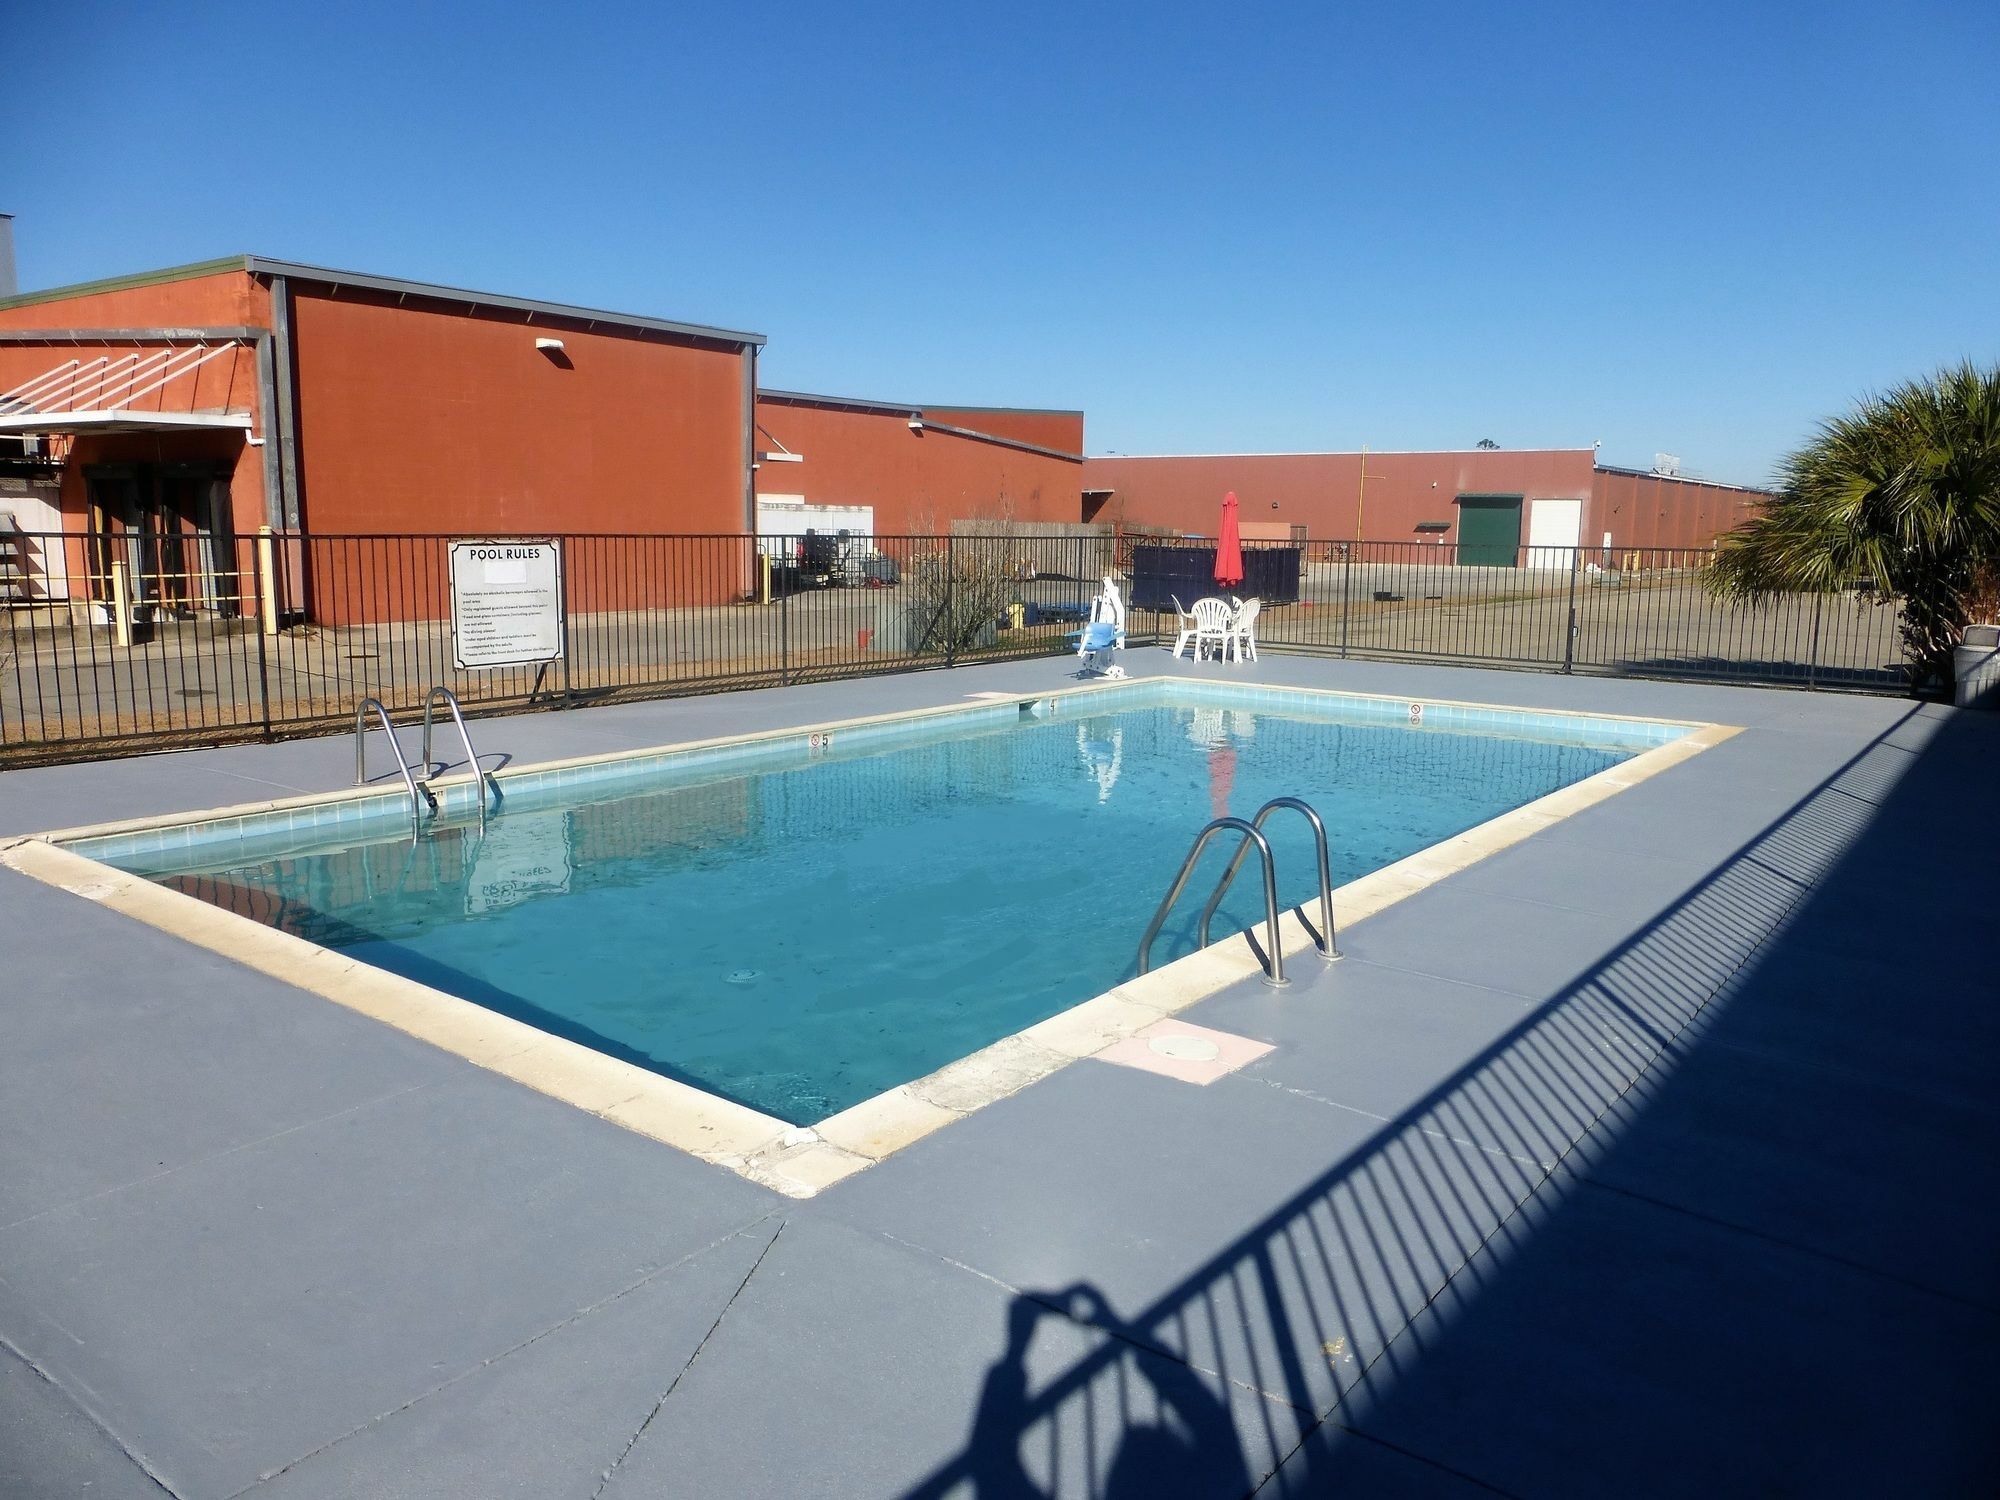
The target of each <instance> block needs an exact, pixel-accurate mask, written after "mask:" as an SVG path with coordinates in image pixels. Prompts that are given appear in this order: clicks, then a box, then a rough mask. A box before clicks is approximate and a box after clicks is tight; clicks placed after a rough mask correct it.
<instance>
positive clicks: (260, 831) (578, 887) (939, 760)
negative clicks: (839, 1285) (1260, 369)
mask: <svg viewBox="0 0 2000 1500" xmlns="http://www.w3.org/2000/svg"><path fill="white" fill-rule="evenodd" d="M1687 727H1688V726H1685V725H1667V724H1659V723H1654V722H1650V721H1632V720H1617V719H1593V718H1584V717H1578V716H1572V715H1561V714H1537V713H1517V712H1513V711H1505V710H1491V709H1474V708H1463V707H1455V706H1449V705H1429V706H1426V705H1410V704H1406V703H1401V702H1396V701H1392V700H1383V699H1371V698H1362V697H1357V696H1350V695H1336V694H1324V693H1310V692H1303V691H1291V690H1281V689H1266V688H1254V689H1246V688H1241V687H1236V686H1233V685H1225V684H1213V683H1183V682H1174V683H1166V682H1149V683H1135V684H1130V685H1127V686H1125V687H1123V688H1121V689H1117V690H1104V691H1099V692H1093V693H1089V694H1080V695H1075V696H1051V697H1047V698H1040V699H1033V700H1023V701H1013V700H1009V701H1006V702H1001V703H993V704H986V705H981V706H978V707H974V708H968V709H961V710H957V711H954V712H952V713H948V714H943V715H937V714H932V715H927V716H924V717H921V718H917V719H914V720H909V721H892V722H888V723H874V724H867V725H859V726H854V727H852V728H836V729H835V730H833V731H831V732H816V733H812V734H790V735H778V736H766V737H762V738H759V739H757V740H756V741H754V742H752V743H748V744H739V745H719V746H711V747H704V748H701V749H699V750H696V751H691V752H673V753H662V754H658V755H652V756H639V757H621V758H619V759H617V760H615V761H610V762H607V763H604V764H600V765H597V766H590V767H574V768H568V769H565V770H560V771H553V772H541V773H537V772H528V773H524V774H522V775H518V776H510V777H509V778H507V783H506V785H507V798H506V803H505V808H504V810H503V811H502V812H501V813H499V814H498V815H497V816H496V817H494V818H493V819H492V820H491V822H490V824H489V825H488V826H487V827H486V828H485V829H484V830H483V831H482V830H481V829H480V827H479V826H478V824H477V822H476V820H475V819H473V818H471V817H470V816H469V814H470V811H471V789H470V788H469V787H461V788H458V789H457V790H458V792H459V793H460V794H461V795H459V796H457V797H456V798H448V799H447V804H446V810H447V819H446V821H445V822H444V823H442V824H441V825H439V826H437V827H435V828H433V829H431V830H429V831H427V832H426V833H425V835H424V836H423V837H422V838H421V839H418V840H415V841H413V840H412V838H411V836H410V829H409V822H408V818H407V815H406V814H405V813H403V812H402V811H401V809H400V808H399V807H398V804H397V800H396V799H395V798H394V797H393V796H379V795H378V796H375V797H373V798H370V799H365V800H360V801H356V800H354V799H348V800H347V801H344V802H342V803H339V804H337V805H333V806H330V807H328V808H322V809H315V810H310V811H309V813H307V814H305V815H302V814H301V813H300V812H298V811H291V812H287V813H285V814H283V815H263V816H257V815H251V816H248V817H242V818H234V819H228V820H222V821H212V822H208V823H197V824H194V825H191V826H190V825H182V826H180V827H178V828H175V829H172V830H161V831H159V832H155V833H147V832H143V831H142V832H132V833H124V834H118V835H113V836H110V837H104V838H96V839H85V840H81V841H78V842H76V843H74V844H73V845H72V847H73V848H75V849H76V850H77V852H80V853H83V854H86V855H89V856H91V857H93V858H96V859H99V860H102V861H105V862H107V863H111V864H114V865H116V866H118V867H120V868H123V869H126V870H130V871H134V872H137V873H140V874H143V875H145V876H146V877H147V878H149V879H151V880H153V881H156V882H159V883H160V884H163V885H166V886H168V887H171V888H173V889H177V890H180V891H182V892H185V893H187V894H190V895H194V896H197V897H199V898H201V899H202V900H204V901H207V902H209V903H211V904H213V905H216V906H220V907H223V908H225V909H227V910H230V911H234V912H237V913H240V914H242V915H246V916H250V917H254V918H255V919H257V920H258V921H261V922H263V923H265V924H267V925H269V926H273V927H276V928H278V929H279V930H281V931H284V932H288V933H291V934H294V935H295V936H298V937H301V938H304V939H306V940H308V941H310V942H312V943H314V944H317V945H320V946H322V947H324V948H328V949H332V950H335V951H337V952H339V953H341V954H343V955H346V956H349V957H351V958H354V959H359V960H361V961H363V962H365V963H367V964H370V965H373V966H375V967H377V968H380V969H384V970H387V971H389V972H392V973H395V974H400V975H403V976H406V977H407V978H409V979H412V980H415V981H418V982H420V983H422V984H424V985H427V986H430V987H432V988H434V989H437V990H441V991H444V992H445V993H447V994H450V995H454V996H458V997H461V998H462V999H464V1000H468V1001H471V1002H474V1003H476V1004H478V1005H480V1006H484V1007H487V1008H489V1009H491V1010H494V1011H497V1012H500V1013H502V1014H504V1015H508V1016H512V1017H515V1018H517V1019H520V1020H522V1021H525V1022H528V1023H529V1024H531V1025H533V1026H535V1027H537V1028H539V1029H541V1030H543V1031H546V1032H549V1033H552V1034H554V1035H557V1036H562V1037H567V1038H570V1039H572V1040H574V1041H577V1042H580V1043H582V1044H584V1045H586V1046H588V1047H591V1048H593V1049H595V1050H597V1051H599V1052H602V1053H606V1054H609V1055H611V1056H613V1057H617V1058H621V1059H623V1060H625V1061H627V1062H629V1063H632V1064H634V1065H636V1066H638V1067H641V1068H644V1069H646V1070H649V1071H651V1072H654V1073H658V1074H660V1075H663V1076H665V1077H668V1078H672V1079H677V1080H680V1081H682V1082H684V1083H688V1084H692V1085H694V1086H695V1087H698V1088H700V1089H702V1090H705V1091H707V1092H708V1093H711V1094H714V1095H718V1096H720V1097H722V1098H725V1099H729V1100H734V1101H736V1102H738V1103H740V1104H742V1105H745V1106H747V1107H749V1108H750V1109H753V1110H756V1111H758V1112H760V1113H762V1114H764V1115H768V1116H772V1117H775V1118H776V1119H778V1120H782V1121H787V1122H791V1123H792V1124H795V1125H807V1124H811V1123H814V1122H817V1121H820V1120H822V1119H824V1118H826V1117H827V1116H829V1115H833V1114H835V1113H837V1112H839V1111H841V1110H844V1109H846V1108H848V1107H849V1106H851V1105H854V1104H857V1103H859V1102H860V1101H863V1100H866V1099H869V1098H871V1097H873V1096H876V1095H879V1094H881V1093H883V1092H884V1091H885V1090H888V1089H892V1088H894V1087H895V1086H897V1085H899V1084H902V1083H906V1082H908V1081H909V1080H912V1079H916V1078H920V1077H922V1076H923V1075H926V1074H929V1073H931V1072H933V1071H934V1070H936V1069H938V1068H940V1067H943V1066H944V1065H946V1064H948V1063H951V1062H953V1061H954V1060H955V1059H958V1058H962V1057H964V1056H966V1055H967V1054H968V1053H972V1052H976V1051H977V1050H978V1049H980V1048H982V1047H985V1046H987V1045H988V1044H990V1043H993V1042H995V1041H997V1040H998V1039H1000V1038H1003V1037H1007V1036H1010V1035H1012V1034H1014V1033H1016V1032H1019V1031H1021V1030H1022V1029H1024V1028H1026V1027H1028V1026H1030V1025H1032V1024H1034V1023H1035V1022H1038V1021H1041V1020H1043V1019H1045V1018H1047V1017H1050V1016H1053V1015H1056V1014H1057V1013H1059V1012H1062V1011H1065V1010H1067V1009H1068V1008H1069V1007H1071V1006H1074V1005H1076V1004H1077V1003H1078V1002H1080V1001H1083V1000H1087V999H1089V998H1090V997H1092V996H1095V995H1098V994H1100V993H1102V992H1104V991H1106V990H1108V989H1110V988H1112V987H1113V986H1114V985H1117V984H1119V983H1120V982H1121V981H1122V980H1125V979H1127V978H1128V977H1129V976H1130V975H1131V974H1132V971H1133V961H1134V954H1135V948H1136V944H1137V940H1138V937H1139V934H1140V933H1141V931H1142V930H1143V929H1144V927H1145V924H1146V922H1147V920H1148V918H1149V917H1150V915H1151V913H1152V910H1153V907H1154V905H1155V904H1156V903H1157V901H1158V900H1159V898H1160V895H1161V893H1162V891H1163V890H1164V888H1165V886H1166V885H1167V883H1168V881H1169V880H1170V879H1171V878H1172V876H1173V874H1174V871H1175V869H1176V868H1177V866H1178V863H1179V861H1180V859H1181V858H1182V856H1183V854H1184V853H1185V851H1186V849H1187V846H1188V843H1189V841H1190V840H1191V838H1192V837H1193V835H1194V833H1195V831H1196V830H1197V829H1198V828H1199V827H1200V826H1201V825H1202V824H1203V823H1205V822H1206V821H1208V819H1209V818H1210V817H1212V816H1217V815H1220V814H1221V813H1223V812H1230V813H1235V814H1237V815H1244V816H1247V815H1248V814H1249V813H1251V812H1253V811H1254V810H1255V809H1256V808H1257V807H1258V806H1259V805H1261V804H1262V803H1263V802H1264V801H1266V800H1267V799H1269V798H1271V797H1274V796H1281V795H1295V796H1301V797H1303V798H1305V799H1306V800H1307V801H1309V802H1311V803H1312V804H1313V805H1314V806H1315V807H1316V808H1317V809H1318V810H1319V811H1320V813H1321V815H1322V816H1323V817H1324V819H1325V821H1326V824H1327V827H1328V829H1329V832H1330V834H1331V845H1332V847H1331V853H1332V858H1333V862H1334V871H1333V874H1334V880H1335V883H1336V884H1337V885H1338V884H1341V883H1343V882H1345V881H1348V880H1351V879H1354V878H1356V877H1359V876H1363V875H1366V874H1367V873H1368V872H1370V871H1372V870H1378V869H1381V868H1382V867H1383V866H1386V865H1389V864H1391V863H1393V862H1394V861H1397V860H1399V859H1402V858H1404V857H1406V856H1408V855H1411V854H1414V853H1415V852H1417V851H1419V850H1422V849H1425V848H1427V847H1429V846H1431V845H1434V844H1436V843H1438V842H1439V841H1440V840H1443V839H1446V838H1449V837H1451V836H1452V835H1454V834H1458V833H1461V832H1463V831H1464V830H1466V829H1470V828H1473V827H1475V826H1476V825H1480V824H1483V823H1485V822H1487V821H1488V820H1490V819H1492V818H1494V817H1496V816H1498V815H1500V814H1503V813H1505V812H1507V811H1508V810H1510V809H1514V808H1519V807H1521V806H1522V805H1523V804H1526V803H1529V802H1532V801H1534V800H1535V799H1537V798H1540V797H1543V796H1545V795H1546V794H1548V793H1551V792H1554V791H1556V790H1558V789H1559V788H1563V787H1567V786H1570V785H1572V784H1574V783H1576V782H1579V781H1581V780H1583V779H1585V778H1587V777H1590V776H1593V775H1595V774H1596V773H1598V772H1600V771H1604V770H1606V769H1608V768H1610V767H1613V766H1616V765H1618V764H1619V763H1621V762H1622V761H1624V760H1626V759H1628V758H1630V757H1632V756H1634V755H1636V754H1639V753H1641V752H1642V751H1644V750H1647V749H1649V748H1652V747H1655V746H1659V745H1662V744H1666V743H1669V742H1671V741H1672V740H1674V739H1675V738H1677V737H1679V736H1680V735H1681V734H1683V733H1685V732H1686V730H1687ZM1270 832H1271V838H1272V843H1273V847H1274V849H1275V850H1276V853H1277V856H1278V863H1279V872H1280V892H1279V894H1280V897H1281V899H1282V900H1284V901H1285V902H1286V903H1287V904H1302V903H1304V902H1306V901H1307V900H1308V899H1309V898H1310V897H1311V895H1312V894H1313V891H1314V886H1315V881H1314V875H1313V863H1312V856H1311V852H1310V841H1309V839H1308V838H1307V836H1306V835H1305V832H1304V828H1303V824H1302V823H1300V822H1299V821H1298V820H1290V819H1288V820H1283V821H1281V822H1278V823H1274V824H1273V825H1272V826H1271V830H1270ZM1219 842H1220V841H1219ZM1226 854H1227V850H1226V849H1221V850H1218V851H1216V852H1213V853H1211V855H1210V856H1208V858H1207V860H1206V861H1205V864H1204V870H1205V871H1207V870H1214V869H1219V868H1220V865H1221V863H1222V861H1223V860H1224V858H1226ZM1212 879H1213V876H1212V874H1205V873H1203V872H1198V873H1197V876H1196V879H1195V881H1194V883H1193V884H1192V885H1191V886H1190V893H1189V896H1188V898H1187V899H1186V902H1185V909H1184V910H1183V911H1182V912H1180V913H1178V914H1177V916H1176V918H1175V920H1174V922H1172V923H1170V925H1169V926H1168V928H1167V930H1166V932H1165V934H1164V935H1163V938H1162V941H1161V943H1160V945H1159V948H1158V950H1157V951H1156V958H1155V961H1156V963H1158V962H1163V961H1165V960H1166V959H1168V958H1171V957H1172V956H1173V955H1174V954H1176V953H1185V952H1187V951H1188V950H1189V948H1190V947H1191V945H1192V925H1193V918H1194V915H1195V914H1196V912H1197V911H1198V910H1199V906H1200V900H1201V895H1202V893H1204V892H1205V891H1206V890H1207V889H1208V884H1207V883H1212ZM1205 882H1207V883H1205ZM1256 914H1257V913H1256V908H1255V904H1254V892H1253V882H1252V881H1250V880H1244V881H1241V882H1239V889H1238V890H1237V891H1236V892H1234V893H1232V896H1231V897H1230V899H1229V901H1228V902H1227V903H1226V904H1225V905H1224V907H1223V915H1222V918H1221V919H1219V920H1218V924H1217V931H1218V932H1219V933H1220V932H1229V931H1235V930H1237V929H1239V928H1241V927H1244V926H1247V925H1249V924H1250V922H1251V920H1252V919H1253V918H1254V917H1255V915H1256Z"/></svg>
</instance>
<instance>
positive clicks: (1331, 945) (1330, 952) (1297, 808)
mask: <svg viewBox="0 0 2000 1500" xmlns="http://www.w3.org/2000/svg"><path fill="white" fill-rule="evenodd" d="M1287 809H1288V810H1290V811H1292V812H1296V813H1299V814H1300V815H1302V816H1303V817H1304V818H1305V820H1306V822H1308V823H1310V824H1311V825H1312V832H1313V852H1314V853H1315V854H1316V855H1317V856H1318V863H1319V923H1320V934H1319V941H1318V943H1317V944H1316V945H1315V946H1317V948H1318V949H1319V956H1320V957H1321V958H1323V959H1325V960H1326V961H1327V962H1328V963H1333V962H1334V961H1336V960H1337V959H1338V958H1339V957H1340V948H1339V946H1338V941H1337V939H1336V937H1335V934H1334V927H1333V865H1332V861H1331V860H1330V859H1329V858H1328V855H1327V847H1326V824H1325V823H1323V822H1322V821H1320V816H1319V814H1318V813H1317V812H1315V811H1313V809H1312V807H1311V805H1310V804H1308V803H1305V802H1302V801H1300V800H1299V799H1298V798H1297V797H1273V798H1272V799H1271V800H1270V801H1269V802H1266V803H1265V804H1264V805H1263V806H1262V807H1260V808H1258V809H1257V811H1256V813H1255V814H1253V815H1252V817H1251V819H1250V826H1251V827H1252V828H1255V829H1256V830H1257V831H1258V832H1260V833H1261V832H1263V829H1264V824H1265V822H1266V821H1267V820H1268V819H1269V818H1270V816H1271V814H1272V813H1274V812H1279V811H1282V810H1287ZM1249 852H1250V841H1249V840H1248V839H1245V840H1244V841H1243V842H1242V843H1241V844H1239V845H1238V846H1237V849H1236V857H1235V858H1233V859H1232V860H1230V861H1229V868H1228V869H1227V870H1225V871H1223V873H1222V879H1221V880H1220V881H1219V882H1218V883H1217V885H1216V887H1215V894H1213V895H1212V896H1210V897H1209V898H1208V905H1206V906H1204V907H1203V908H1202V909H1201V926H1200V928H1199V934H1200V939H1201V946H1202V947H1204V948H1206V947H1207V946H1208V924H1209V922H1210V920H1211V919H1212V918H1213V917H1214V916H1215V911H1216V908H1217V907H1219V906H1221V905H1222V898H1223V897H1224V896H1226V895H1227V894H1229V887H1230V884H1231V882H1233V881H1234V880H1235V879H1236V872H1237V871H1238V870H1239V869H1241V868H1242V867H1243V858H1244V856H1245V855H1247V854H1248V853H1249Z"/></svg>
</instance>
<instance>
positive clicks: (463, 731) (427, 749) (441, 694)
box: [424, 686, 500, 828]
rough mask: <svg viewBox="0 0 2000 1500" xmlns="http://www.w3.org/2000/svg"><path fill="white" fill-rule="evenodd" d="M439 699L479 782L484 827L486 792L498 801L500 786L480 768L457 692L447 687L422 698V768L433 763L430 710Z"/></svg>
mask: <svg viewBox="0 0 2000 1500" xmlns="http://www.w3.org/2000/svg"><path fill="white" fill-rule="evenodd" d="M439 699H443V700H444V706H445V707H446V708H447V709H449V710H450V711H451V719H452V722H453V723H454V724H456V725H458V742H459V743H460V744H461V745H463V746H464V747H465V763H466V765H468V766H470V767H471V768H472V776H473V779H474V780H475V781H477V782H478V783H479V826H480V827H481V828H484V827H485V826H486V794H487V792H489V791H491V792H492V793H493V800H494V801H495V802H498V801H499V800H500V787H499V784H498V783H496V782H495V781H494V780H493V779H492V778H491V777H490V776H488V775H487V774H486V772H485V771H483V770H481V769H480V765H479V752H478V751H477V750H474V749H473V748H472V732H471V731H470V730H468V729H467V728H466V727H465V715H464V714H462V713H460V712H459V708H458V694H456V693H454V692H453V691H452V690H451V689H450V688H448V687H443V686H439V687H434V688H432V689H431V691H430V696H429V697H427V698H425V699H424V770H425V771H426V772H427V773H428V772H429V770H430V768H431V765H432V764H433V762H432V760H431V710H432V709H434V708H436V707H437V705H438V700H439Z"/></svg>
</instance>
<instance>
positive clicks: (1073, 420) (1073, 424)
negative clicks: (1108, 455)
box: [924, 406, 1083, 456]
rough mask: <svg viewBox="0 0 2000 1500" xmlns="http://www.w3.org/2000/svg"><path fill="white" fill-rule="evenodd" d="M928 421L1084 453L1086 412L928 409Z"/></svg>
mask: <svg viewBox="0 0 2000 1500" xmlns="http://www.w3.org/2000/svg"><path fill="white" fill-rule="evenodd" d="M924 418H925V420H926V421H931V422H942V423H944V424H945V426H947V427H968V428H970V429H971V430H972V431H974V432H990V433H991V434H993V436H995V437H1004V438H1012V439H1014V441H1015V442H1017V443H1033V444H1034V445H1035V446H1036V447H1037V448H1053V449H1055V450H1056V451H1057V452H1058V453H1075V454H1077V455H1079V456H1080V455H1081V454H1082V453H1083V413H1082V412H1080V411H1033V410H1027V409H1023V408H1020V407H1009V406H926V407H925V408H924Z"/></svg>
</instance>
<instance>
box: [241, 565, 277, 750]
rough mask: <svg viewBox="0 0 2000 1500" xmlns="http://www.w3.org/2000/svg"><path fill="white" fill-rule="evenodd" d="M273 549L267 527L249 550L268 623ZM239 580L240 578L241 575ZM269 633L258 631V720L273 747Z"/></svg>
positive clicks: (254, 588)
mask: <svg viewBox="0 0 2000 1500" xmlns="http://www.w3.org/2000/svg"><path fill="white" fill-rule="evenodd" d="M270 545H271V528H270V527H268V526H266V527H264V528H263V529H262V530H261V531H260V532H259V533H258V536H257V540H256V542H255V543H254V544H253V545H252V546H251V548H250V588H251V592H252V593H253V594H254V595H255V596H256V598H257V607H258V609H259V610H260V611H262V612H263V613H264V616H265V619H266V620H268V619H269V617H270V616H269V611H268V609H266V607H265V604H264V581H265V579H266V578H268V577H269V576H270V575H269V574H268V573H267V572H266V571H265V556H264V554H265V552H266V550H267V549H268V548H269V547H270ZM238 577H239V579H240V577H241V575H240V574H239V575H238ZM270 633H271V632H269V631H268V630H265V629H263V628H261V622H260V628H259V629H258V631H257V716H258V719H259V720H260V722H261V723H262V725H263V740H264V743H265V744H267V745H268V744H270V743H271V663H270V659H269V656H268V654H267V649H266V645H265V640H264V638H265V636H266V635H268V634H270Z"/></svg>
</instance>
